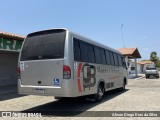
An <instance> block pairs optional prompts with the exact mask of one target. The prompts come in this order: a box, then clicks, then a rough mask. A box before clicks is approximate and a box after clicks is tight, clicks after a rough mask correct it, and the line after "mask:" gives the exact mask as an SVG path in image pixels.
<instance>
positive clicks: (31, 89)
mask: <svg viewBox="0 0 160 120" xmlns="http://www.w3.org/2000/svg"><path fill="white" fill-rule="evenodd" d="M18 94H23V95H44V96H58V97H75V96H73V95H72V93H71V92H70V91H67V90H64V89H62V87H55V86H31V85H22V84H21V82H20V79H19V80H18Z"/></svg>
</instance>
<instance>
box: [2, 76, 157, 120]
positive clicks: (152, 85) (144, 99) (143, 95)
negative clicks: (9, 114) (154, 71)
mask: <svg viewBox="0 0 160 120" xmlns="http://www.w3.org/2000/svg"><path fill="white" fill-rule="evenodd" d="M8 97H9V98H12V99H8ZM57 110H63V111H79V112H75V113H74V114H69V115H73V116H75V117H72V118H70V117H67V118H64V117H63V118H61V116H63V115H64V113H62V114H61V113H60V114H57V113H53V114H54V115H58V116H59V117H55V119H80V117H76V116H77V115H79V114H81V113H83V112H80V111H160V79H154V78H151V79H145V78H143V79H139V80H135V79H132V80H129V83H128V85H127V87H126V91H124V92H121V91H117V90H116V91H110V92H106V93H105V96H104V100H103V101H102V102H101V103H95V102H92V101H86V102H82V101H81V100H79V99H70V100H55V99H54V98H53V97H48V96H32V95H29V96H20V95H17V94H16V93H13V94H11V95H5V96H4V95H3V97H0V111H23V112H26V111H57ZM66 113H67V112H66ZM45 116H48V119H51V116H50V115H48V114H46V115H45ZM49 117H50V118H49ZM53 118H54V117H53ZM37 119H43V118H37ZM44 119H46V118H44ZM83 119H87V118H85V117H83ZM90 119H105V118H102V117H101V118H90ZM107 119H109V120H110V119H115V120H117V119H126V120H128V119H133V120H137V119H143V120H150V119H151V118H144V117H141V118H122V117H119V118H113V117H112V118H107ZM152 119H154V120H159V119H160V118H152Z"/></svg>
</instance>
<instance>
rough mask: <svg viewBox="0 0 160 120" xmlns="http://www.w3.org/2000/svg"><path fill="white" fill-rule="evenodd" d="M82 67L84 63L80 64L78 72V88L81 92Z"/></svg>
mask: <svg viewBox="0 0 160 120" xmlns="http://www.w3.org/2000/svg"><path fill="white" fill-rule="evenodd" d="M81 69H82V63H80V64H79V66H78V73H77V77H78V90H79V92H82V88H81V81H80V74H81Z"/></svg>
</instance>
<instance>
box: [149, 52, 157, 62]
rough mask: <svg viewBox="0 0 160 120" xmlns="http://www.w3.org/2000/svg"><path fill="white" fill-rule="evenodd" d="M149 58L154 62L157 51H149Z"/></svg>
mask: <svg viewBox="0 0 160 120" xmlns="http://www.w3.org/2000/svg"><path fill="white" fill-rule="evenodd" d="M150 60H151V61H152V62H154V64H156V62H157V60H158V57H157V52H155V51H153V52H151V54H150Z"/></svg>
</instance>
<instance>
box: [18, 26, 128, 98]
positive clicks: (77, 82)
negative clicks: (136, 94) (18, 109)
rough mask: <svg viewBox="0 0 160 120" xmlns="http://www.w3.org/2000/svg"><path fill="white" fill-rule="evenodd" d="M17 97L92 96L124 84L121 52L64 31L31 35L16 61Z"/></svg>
mask: <svg viewBox="0 0 160 120" xmlns="http://www.w3.org/2000/svg"><path fill="white" fill-rule="evenodd" d="M18 76H19V77H18V93H19V94H26V95H47V96H54V97H55V98H66V97H67V98H68V97H79V96H88V95H89V96H93V98H94V100H95V101H101V100H102V99H103V95H104V92H105V91H109V90H113V89H117V88H120V89H121V90H124V89H125V86H126V84H127V68H126V62H125V59H124V57H123V56H122V54H121V53H120V52H118V51H117V50H115V49H112V48H110V47H108V46H105V45H102V44H100V43H98V42H95V41H93V40H91V39H88V38H86V37H83V36H81V35H79V34H76V33H74V32H71V31H69V30H67V29H65V28H60V29H49V30H43V31H38V32H34V33H30V34H28V35H27V37H26V39H25V40H24V43H23V45H22V49H21V52H20V54H19V61H18Z"/></svg>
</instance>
